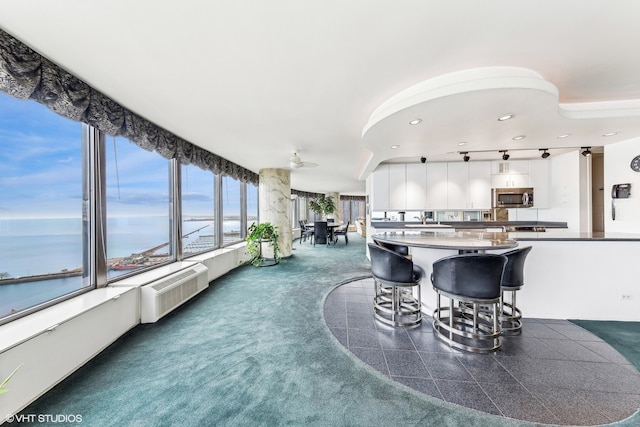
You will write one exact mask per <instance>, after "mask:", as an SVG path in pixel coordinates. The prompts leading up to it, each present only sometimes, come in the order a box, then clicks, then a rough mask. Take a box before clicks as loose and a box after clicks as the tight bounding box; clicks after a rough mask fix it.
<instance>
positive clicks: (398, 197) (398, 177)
mask: <svg viewBox="0 0 640 427" xmlns="http://www.w3.org/2000/svg"><path fill="white" fill-rule="evenodd" d="M406 209H407V165H406V164H404V163H391V164H389V210H392V211H404V210H406Z"/></svg>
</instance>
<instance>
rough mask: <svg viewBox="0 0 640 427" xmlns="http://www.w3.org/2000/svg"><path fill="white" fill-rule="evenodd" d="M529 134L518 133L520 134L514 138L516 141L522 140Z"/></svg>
mask: <svg viewBox="0 0 640 427" xmlns="http://www.w3.org/2000/svg"><path fill="white" fill-rule="evenodd" d="M526 137H527V136H526V135H518V136H514V137H513V138H511V139H513V140H514V141H520V140H521V139H525V138H526Z"/></svg>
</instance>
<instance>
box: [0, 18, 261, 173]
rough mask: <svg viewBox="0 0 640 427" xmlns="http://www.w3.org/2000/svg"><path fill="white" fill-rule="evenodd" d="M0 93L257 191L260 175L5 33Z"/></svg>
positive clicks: (0, 43)
mask: <svg viewBox="0 0 640 427" xmlns="http://www.w3.org/2000/svg"><path fill="white" fill-rule="evenodd" d="M0 90H2V91H3V92H5V93H7V94H9V95H11V96H13V97H15V98H19V99H32V100H35V101H37V102H39V103H41V104H44V105H46V106H47V107H48V108H49V109H51V110H53V111H55V112H56V113H58V114H60V115H61V116H63V117H66V118H68V119H71V120H75V121H79V122H83V123H86V124H88V125H91V126H94V127H95V128H97V129H99V130H100V131H102V132H105V133H107V134H109V135H114V136H122V137H124V138H126V139H128V140H130V141H132V142H133V143H135V144H136V145H138V146H140V147H142V148H144V149H145V150H148V151H156V152H157V153H158V154H160V155H161V156H162V157H164V158H166V159H174V158H175V159H177V160H178V161H179V162H180V163H182V164H192V165H195V166H198V167H200V168H202V169H205V170H210V171H212V172H213V173H215V174H219V175H228V176H230V177H232V178H234V179H237V180H240V181H242V182H249V183H252V184H255V185H257V184H258V179H259V176H258V174H256V173H254V172H252V171H250V170H248V169H245V168H243V167H241V166H239V165H237V164H235V163H233V162H231V161H229V160H226V159H224V158H222V157H220V156H217V155H215V154H213V153H211V152H209V151H207V150H205V149H202V148H200V147H198V146H195V145H193V144H192V143H190V142H187V141H185V140H184V139H182V138H179V137H178V136H176V135H174V134H173V133H171V132H169V131H167V130H165V129H162V128H161V127H159V126H157V125H155V124H153V123H151V122H150V121H148V120H146V119H145V118H143V117H140V116H138V115H137V114H135V113H133V112H131V111H129V110H127V109H126V108H124V107H123V106H121V105H120V104H118V103H117V102H115V101H113V100H112V99H110V98H108V97H107V96H105V95H103V94H102V93H100V92H98V91H97V90H95V89H94V88H92V87H91V86H89V85H88V84H86V83H85V82H83V81H82V80H80V79H79V78H77V77H75V76H74V75H72V74H69V73H68V72H66V71H65V70H63V69H62V68H60V67H59V66H57V65H56V64H54V63H52V62H51V61H49V60H47V59H46V58H44V57H42V56H41V55H40V54H38V53H37V52H35V51H33V50H32V49H30V48H29V47H27V46H26V45H25V44H24V43H22V42H20V41H19V40H17V39H15V38H14V37H12V36H11V35H9V34H7V33H6V32H4V31H2V30H0Z"/></svg>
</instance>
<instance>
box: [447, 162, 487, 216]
mask: <svg viewBox="0 0 640 427" xmlns="http://www.w3.org/2000/svg"><path fill="white" fill-rule="evenodd" d="M447 170H448V197H447V209H490V208H491V162H488V161H486V162H482V161H479V162H478V161H476V162H466V163H462V162H454V163H448V164H447Z"/></svg>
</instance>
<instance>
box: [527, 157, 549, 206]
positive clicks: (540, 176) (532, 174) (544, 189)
mask: <svg viewBox="0 0 640 427" xmlns="http://www.w3.org/2000/svg"><path fill="white" fill-rule="evenodd" d="M529 186H530V187H533V207H534V208H548V207H549V161H548V160H546V159H543V160H531V161H529Z"/></svg>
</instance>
